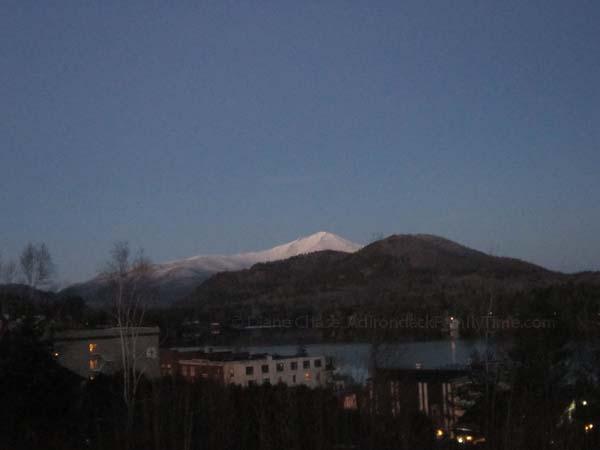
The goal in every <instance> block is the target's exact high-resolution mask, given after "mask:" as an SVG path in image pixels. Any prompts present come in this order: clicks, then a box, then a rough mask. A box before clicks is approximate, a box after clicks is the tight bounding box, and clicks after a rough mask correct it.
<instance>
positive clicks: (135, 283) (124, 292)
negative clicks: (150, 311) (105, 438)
mask: <svg viewBox="0 0 600 450" xmlns="http://www.w3.org/2000/svg"><path fill="white" fill-rule="evenodd" d="M110 256H111V257H110V260H109V262H108V264H107V268H106V270H105V271H104V274H103V276H104V277H105V279H106V280H107V282H108V284H109V302H110V307H111V310H112V313H113V317H114V321H115V325H116V326H117V327H118V329H119V338H120V345H121V369H122V374H123V401H124V402H125V405H126V407H127V411H128V423H127V426H128V431H129V429H130V427H132V426H133V415H134V411H135V406H136V399H137V393H138V388H139V385H140V381H141V379H142V377H143V375H144V366H143V365H141V364H140V361H141V360H142V359H144V358H145V354H144V353H143V351H141V350H140V349H139V348H138V346H137V343H138V336H139V332H140V327H141V325H142V324H143V322H144V314H145V312H146V305H147V303H148V301H149V300H150V297H151V293H150V292H149V291H148V289H147V288H146V286H147V283H146V281H147V276H148V273H149V269H150V267H151V263H150V261H149V260H148V258H146V256H145V255H144V252H143V250H140V251H139V252H138V253H137V255H136V256H135V257H133V258H132V256H131V251H130V248H129V244H128V243H127V242H124V241H119V242H116V243H115V244H114V245H113V248H112V249H111V251H110Z"/></svg>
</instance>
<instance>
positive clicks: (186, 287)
mask: <svg viewBox="0 0 600 450" xmlns="http://www.w3.org/2000/svg"><path fill="white" fill-rule="evenodd" d="M360 248H362V245H359V244H355V243H354V242H350V241H348V240H346V239H344V238H342V237H340V236H337V235H335V234H333V233H327V232H325V231H320V232H318V233H315V234H311V235H310V236H306V237H302V238H298V239H296V240H295V241H292V242H288V243H286V244H281V245H278V246H276V247H273V248H271V249H268V250H262V251H256V252H248V253H238V254H235V255H199V256H193V257H191V258H186V259H181V260H176V261H169V262H166V263H162V264H155V265H154V266H153V268H152V273H151V276H150V280H151V283H152V286H153V287H155V288H157V289H158V291H159V295H160V298H161V303H169V302H172V301H174V300H176V299H178V298H181V297H183V296H185V295H187V294H189V293H191V292H192V291H193V290H194V288H196V287H197V286H199V285H200V284H201V283H202V282H203V281H204V280H206V279H207V278H209V277H210V276H211V275H212V274H214V273H217V272H226V271H233V270H242V269H247V268H249V267H251V266H253V265H254V264H256V263H260V262H270V261H278V260H282V259H287V258H291V257H292V256H298V255H302V254H307V253H313V252H318V251H322V250H335V251H339V252H346V253H353V252H355V251H357V250H359V249H360ZM101 286H102V280H101V279H98V278H95V279H92V280H90V281H87V282H84V283H79V284H76V285H73V286H70V287H68V288H67V289H65V291H69V293H70V294H77V295H81V296H82V297H84V298H85V299H89V300H92V299H93V297H94V296H95V293H97V292H98V290H99V289H100V288H101Z"/></svg>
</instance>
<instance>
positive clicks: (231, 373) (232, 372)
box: [229, 369, 235, 378]
mask: <svg viewBox="0 0 600 450" xmlns="http://www.w3.org/2000/svg"><path fill="white" fill-rule="evenodd" d="M234 376H235V372H234V371H233V369H229V378H233V377H234Z"/></svg>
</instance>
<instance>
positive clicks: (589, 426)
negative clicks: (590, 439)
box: [583, 423, 594, 433]
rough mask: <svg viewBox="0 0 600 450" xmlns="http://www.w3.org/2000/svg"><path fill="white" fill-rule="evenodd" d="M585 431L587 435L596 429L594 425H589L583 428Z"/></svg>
mask: <svg viewBox="0 0 600 450" xmlns="http://www.w3.org/2000/svg"><path fill="white" fill-rule="evenodd" d="M583 429H584V430H585V432H586V433H589V432H590V431H592V430H593V429H594V424H593V423H588V424H587V425H586V426H585V427H583Z"/></svg>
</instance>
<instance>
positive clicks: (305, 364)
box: [302, 359, 310, 369]
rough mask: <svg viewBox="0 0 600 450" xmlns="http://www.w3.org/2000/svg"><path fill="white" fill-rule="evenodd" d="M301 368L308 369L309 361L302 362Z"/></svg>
mask: <svg viewBox="0 0 600 450" xmlns="http://www.w3.org/2000/svg"><path fill="white" fill-rule="evenodd" d="M302 367H303V368H305V369H310V360H308V359H307V360H305V361H302Z"/></svg>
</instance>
